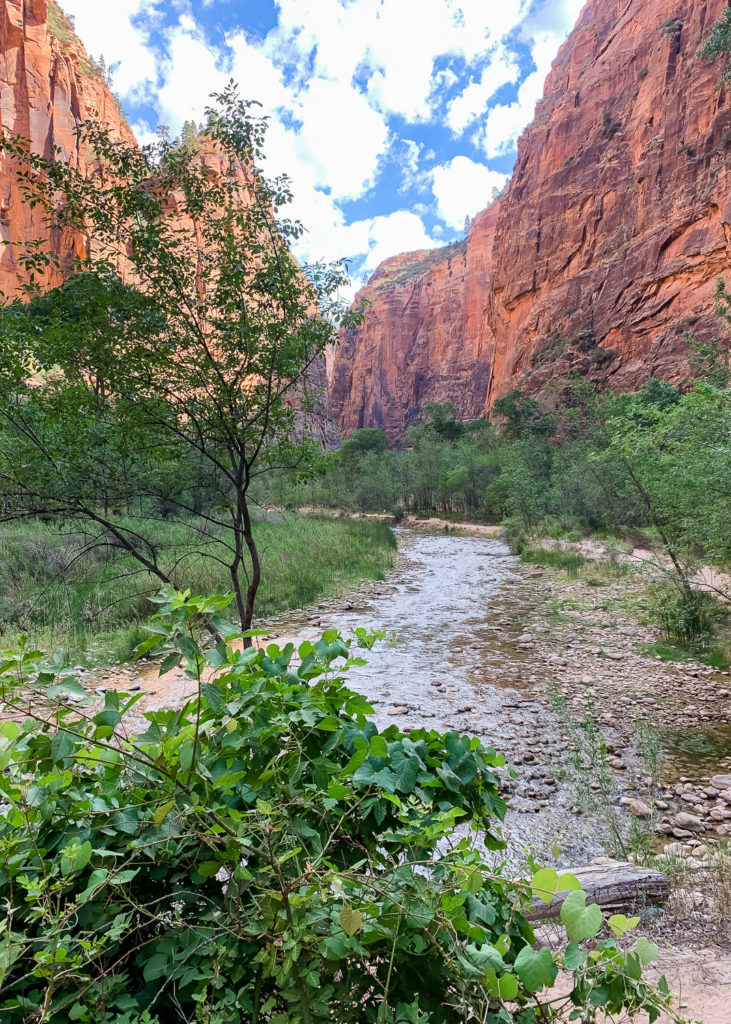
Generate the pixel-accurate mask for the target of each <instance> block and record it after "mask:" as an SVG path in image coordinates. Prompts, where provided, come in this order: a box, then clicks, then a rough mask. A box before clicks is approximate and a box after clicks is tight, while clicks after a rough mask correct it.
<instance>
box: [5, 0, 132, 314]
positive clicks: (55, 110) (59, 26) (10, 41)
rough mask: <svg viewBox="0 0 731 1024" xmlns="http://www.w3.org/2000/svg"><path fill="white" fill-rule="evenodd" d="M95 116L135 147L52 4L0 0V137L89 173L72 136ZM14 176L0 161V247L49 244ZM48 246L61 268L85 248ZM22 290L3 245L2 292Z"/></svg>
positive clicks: (74, 243) (74, 240)
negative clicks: (28, 145)
mask: <svg viewBox="0 0 731 1024" xmlns="http://www.w3.org/2000/svg"><path fill="white" fill-rule="evenodd" d="M94 113H96V114H98V115H99V118H100V119H101V120H102V121H103V122H104V123H106V124H107V125H109V127H110V129H111V130H112V131H113V132H115V133H116V134H118V135H119V137H120V138H122V139H124V140H125V141H127V142H131V141H132V140H133V135H132V132H131V131H130V129H129V127H128V126H127V124H126V122H125V121H124V118H123V117H122V116H121V114H120V112H119V110H118V109H117V104H116V102H115V100H114V97H113V95H112V93H111V91H110V89H109V87H108V86H107V83H106V82H105V80H104V77H103V76H102V75H101V74H99V73H98V72H97V71H95V70H94V67H93V65H92V62H91V61H90V60H89V57H88V55H87V53H86V50H85V49H84V47H83V45H82V44H81V43H80V41H79V40H78V39H77V37H76V36H75V35H74V32H73V29H72V26H71V24H70V23H69V22H68V20H67V19H66V18H65V17H64V15H63V14H62V13H61V11H60V9H59V8H58V6H57V5H56V4H55V2H54V0H0V129H2V130H3V131H7V132H9V133H12V134H14V135H18V136H20V137H22V138H25V139H29V140H30V142H31V145H32V148H33V150H34V151H35V152H37V153H40V154H42V155H43V156H50V155H51V152H52V150H53V148H54V146H55V147H58V148H59V150H60V156H59V158H60V159H62V160H67V161H69V162H71V163H73V164H75V165H76V166H77V167H79V168H80V169H81V170H83V171H86V170H87V169H88V170H91V169H92V167H93V159H90V158H89V157H88V154H87V153H85V152H84V150H83V149H82V148H81V147H80V146H79V145H78V141H77V138H76V135H75V129H76V126H77V125H78V124H79V122H81V121H83V120H85V119H87V118H89V117H90V116H91V115H92V114H94ZM18 169H19V168H18V167H17V166H16V165H14V164H13V163H12V162H10V161H8V160H7V159H5V158H2V157H0V241H2V242H11V243H23V242H26V243H27V242H29V241H32V240H35V239H47V238H48V237H49V230H48V227H47V225H46V223H45V220H44V215H43V214H42V212H41V211H40V210H38V209H36V210H31V209H30V208H29V207H28V206H27V204H26V203H24V201H23V196H22V193H21V191H20V189H19V186H18V178H17V172H18ZM52 242H53V248H54V250H55V251H56V253H57V254H59V255H61V256H62V257H63V258H64V259H65V260H71V259H72V258H73V255H74V253H75V252H76V251H77V249H80V248H81V247H82V246H83V244H84V243H83V240H82V239H81V238H79V237H77V236H72V235H70V234H60V233H59V234H58V235H57V236H54V237H53V238H52ZM19 283H20V280H19V271H18V267H17V263H16V257H15V251H14V247H13V245H2V247H0V291H2V292H3V293H4V294H5V295H6V296H7V297H8V298H13V297H15V294H16V288H17V286H18V284H19Z"/></svg>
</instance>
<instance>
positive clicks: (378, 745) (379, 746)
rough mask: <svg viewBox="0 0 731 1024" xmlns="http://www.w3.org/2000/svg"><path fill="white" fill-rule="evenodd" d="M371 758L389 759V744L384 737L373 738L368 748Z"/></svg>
mask: <svg viewBox="0 0 731 1024" xmlns="http://www.w3.org/2000/svg"><path fill="white" fill-rule="evenodd" d="M368 755H369V757H388V744H387V743H386V741H385V739H384V738H383V736H378V735H376V736H372V737H371V742H370V746H369V748H368Z"/></svg>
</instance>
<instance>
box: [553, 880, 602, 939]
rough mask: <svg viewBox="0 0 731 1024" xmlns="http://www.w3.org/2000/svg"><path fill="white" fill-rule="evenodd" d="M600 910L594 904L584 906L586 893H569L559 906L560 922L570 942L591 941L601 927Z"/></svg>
mask: <svg viewBox="0 0 731 1024" xmlns="http://www.w3.org/2000/svg"><path fill="white" fill-rule="evenodd" d="M602 921H603V917H602V912H601V908H600V907H598V906H597V905H596V904H595V903H592V904H590V905H589V906H588V907H587V905H586V893H585V892H582V891H574V892H570V893H569V894H568V896H567V897H566V899H565V900H564V902H563V905H562V906H561V922H562V924H563V925H564V927H565V928H566V934H567V935H568V937H569V941H570V942H581V941H582V940H583V939H593V938H594V936H595V935H597V934H598V933H599V929H600V928H601V926H602Z"/></svg>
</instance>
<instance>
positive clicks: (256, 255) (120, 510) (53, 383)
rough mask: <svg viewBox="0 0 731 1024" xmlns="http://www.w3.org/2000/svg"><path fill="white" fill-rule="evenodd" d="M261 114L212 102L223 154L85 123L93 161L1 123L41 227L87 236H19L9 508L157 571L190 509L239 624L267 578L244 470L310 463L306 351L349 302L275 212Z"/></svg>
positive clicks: (3, 467) (10, 337)
mask: <svg viewBox="0 0 731 1024" xmlns="http://www.w3.org/2000/svg"><path fill="white" fill-rule="evenodd" d="M265 126H266V120H265V119H264V118H256V117H254V116H252V114H251V111H250V104H247V103H244V102H243V101H241V100H240V99H239V98H238V95H237V93H236V90H235V88H234V87H233V86H229V88H228V89H227V90H226V92H225V93H223V94H222V95H221V96H219V97H218V107H217V108H216V109H215V110H211V111H209V128H208V136H209V140H210V144H211V146H212V147H213V148H214V149H215V152H216V158H217V160H218V162H219V171H218V172H217V173H213V172H212V170H211V167H210V166H209V165H208V164H207V163H205V162H203V161H201V160H200V158H199V156H198V155H197V152H196V147H192V146H190V145H189V144H188V142H189V141H190V140H189V139H188V140H186V139H184V140H183V144H181V145H172V144H171V143H170V142H169V141H167V140H166V139H165V138H163V137H161V139H160V141H159V143H158V144H157V145H155V146H151V147H147V148H145V149H143V150H139V149H138V148H137V147H136V146H135V145H128V144H126V143H122V142H117V141H115V140H114V139H113V138H112V137H111V135H110V134H109V132H108V130H107V128H106V127H105V126H99V125H97V124H85V125H82V126H81V128H80V136H81V140H82V141H83V143H85V144H86V145H88V146H89V147H90V148H91V149H93V150H94V152H95V153H96V154H97V155H98V158H99V161H100V164H101V166H102V168H103V173H100V174H94V175H91V176H89V177H85V176H84V174H83V173H82V172H80V171H79V170H77V169H76V168H75V167H74V166H72V165H69V164H66V163H63V162H61V161H58V160H57V159H56V156H55V154H54V155H52V156H51V157H49V158H46V157H41V156H35V155H31V154H29V144H28V142H27V140H24V139H14V140H12V139H7V138H6V139H4V140H3V141H2V143H0V148H1V149H2V151H3V152H5V153H6V154H10V155H13V156H14V157H15V158H16V159H17V160H18V161H19V162H20V163H21V164H24V165H25V167H26V171H24V172H23V173H21V182H22V183H23V187H24V190H25V192H26V194H27V196H28V199H29V201H30V202H31V203H32V204H34V205H35V206H36V207H39V208H40V209H42V210H44V211H45V213H46V214H47V216H48V218H49V236H51V237H53V236H54V235H56V234H57V233H58V232H59V231H60V230H64V229H66V230H69V231H72V232H78V233H80V234H81V235H82V236H84V235H86V234H93V237H94V246H93V247H92V254H91V255H89V256H88V257H86V258H85V259H83V260H80V261H79V262H78V264H76V265H74V266H73V267H66V266H64V267H62V266H61V263H60V261H59V259H58V258H57V257H55V256H54V254H53V253H52V252H49V250H48V244H47V243H45V242H42V241H41V242H39V243H38V244H34V243H31V244H30V245H26V246H21V247H20V248H19V249H18V251H17V252H16V254H15V255H16V259H17V260H18V262H19V266H20V267H21V270H22V272H23V273H24V275H25V279H24V284H23V288H22V291H23V293H24V296H23V297H24V298H26V299H29V300H30V301H28V302H23V301H20V300H19V301H18V302H16V303H14V304H11V305H10V306H7V307H6V308H5V309H4V310H3V311H2V316H1V317H0V346H1V347H2V360H0V417H2V420H3V423H4V430H3V432H2V435H1V436H0V487H1V488H2V502H3V513H2V514H3V518H4V519H6V520H7V519H11V518H27V517H29V516H42V517H44V518H45V519H49V518H54V519H61V520H63V521H64V522H65V523H73V524H74V525H76V524H79V523H82V524H83V529H84V530H85V531H87V532H88V531H90V530H92V529H93V530H95V531H96V533H95V535H94V537H93V543H95V544H97V543H98V544H104V543H106V542H107V539H108V538H109V537H112V538H113V539H114V540H113V542H114V543H115V544H116V545H118V546H119V547H120V548H123V549H124V550H125V551H126V552H127V554H128V555H129V556H130V557H131V558H133V559H136V561H137V562H138V563H139V567H140V569H141V570H142V569H144V570H145V571H146V572H147V573H148V574H151V575H152V576H155V577H157V581H158V585H159V584H160V583H170V582H172V576H171V574H170V572H169V570H168V569H167V568H166V567H165V566H164V565H163V564H162V562H161V559H160V557H159V553H158V550H157V548H156V544H155V539H154V538H155V534H156V531H157V530H158V529H159V524H160V520H161V519H164V520H165V521H176V522H178V523H181V524H185V526H186V527H187V528H188V530H189V531H190V532H191V534H192V535H197V536H198V538H199V539H200V543H202V544H203V545H204V546H205V548H206V550H207V553H208V557H209V558H210V559H217V560H218V564H219V565H220V566H222V567H225V570H226V572H227V574H228V588H229V589H231V590H232V591H233V593H234V594H235V601H236V613H237V615H238V618H239V621H240V623H241V626H242V628H243V629H244V630H246V629H248V628H249V627H250V626H251V623H252V620H253V615H254V606H255V601H256V597H257V593H258V590H259V585H260V582H261V553H260V551H259V547H258V544H257V539H256V536H255V533H254V529H253V516H252V506H251V502H250V496H249V492H250V488H251V485H252V482H253V481H254V479H255V478H256V476H257V474H259V473H261V472H263V471H264V470H265V469H271V468H272V467H275V466H276V467H289V468H290V469H292V471H294V472H296V474H297V475H298V477H306V476H307V475H308V473H310V472H311V471H312V469H313V467H314V466H315V465H316V463H317V460H318V458H319V457H320V447H319V446H318V445H317V444H315V443H314V442H313V441H311V440H309V439H308V435H307V427H308V424H309V423H310V422H311V418H312V416H313V415H316V414H317V410H318V406H319V396H318V394H317V392H316V389H315V388H314V386H313V384H312V370H313V367H314V366H315V365H316V363H317V361H318V360H320V359H321V358H322V356H323V353H324V350H325V348H326V347H327V346H328V345H329V344H330V343H331V342H332V341H333V339H334V338H335V335H336V332H337V329H338V326H339V325H341V324H347V323H348V322H350V320H349V316H348V315H347V314H345V313H344V312H343V310H342V309H341V308H340V307H339V305H338V304H337V303H335V302H333V301H331V296H332V295H333V293H334V291H335V290H336V289H337V287H338V285H339V284H340V283H342V281H343V272H342V267H340V266H332V267H330V266H316V267H310V268H307V272H306V273H305V272H303V270H302V269H301V268H300V267H299V265H298V264H297V262H296V260H295V259H294V257H293V255H292V253H291V251H290V248H289V245H290V243H291V242H292V241H293V240H294V239H296V238H298V237H299V236H300V234H301V232H302V228H301V226H300V225H299V224H298V223H295V222H292V221H290V220H288V219H286V217H284V216H283V215H282V209H283V207H284V206H286V204H287V202H288V201H289V199H290V192H289V186H288V183H287V181H286V179H283V178H280V179H276V180H274V181H266V180H265V179H264V178H263V177H262V175H261V174H260V172H259V170H258V163H259V161H260V160H261V157H262V146H263V142H264V135H265ZM190 134H191V133H190V126H189V130H188V135H190ZM120 253H123V254H124V257H123V260H122V259H121V258H120ZM122 263H123V264H124V265H123V266H121V267H120V264H122ZM62 271H64V272H69V271H71V274H70V277H69V278H68V279H67V280H66V282H65V283H64V284H63V285H62V286H61V287H59V288H56V289H54V290H52V291H50V292H47V293H45V294H39V291H42V289H43V286H44V285H46V286H47V284H48V283H49V280H53V275H54V274H55V275H58V274H60V273H61V272H62ZM80 339H83V344H80ZM191 546H192V543H191Z"/></svg>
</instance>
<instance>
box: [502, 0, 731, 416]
mask: <svg viewBox="0 0 731 1024" xmlns="http://www.w3.org/2000/svg"><path fill="white" fill-rule="evenodd" d="M724 6H725V0H589V3H587V4H586V6H585V7H584V10H583V12H582V14H581V17H580V19H579V22H578V24H577V26H576V28H575V29H574V31H573V33H572V35H571V36H570V38H569V39H568V41H567V42H566V43H565V44H564V46H563V47H562V48H561V51H560V52H559V55H558V57H557V59H556V61H555V62H554V65H553V69H552V71H551V74H550V75H549V78H548V81H547V82H546V87H545V92H544V98H543V100H542V102H541V103H540V104H539V105H538V108H537V111H536V118H535V121H534V123H533V125H532V126H531V127H530V128H528V129H527V131H526V132H525V134H524V135H523V138H522V139H521V140H520V144H519V147H518V161H517V164H516V167H515V171H514V173H513V178H512V181H511V184H510V188H509V190H508V194H507V196H506V197H505V200H504V202H503V204H502V208H501V215H500V218H499V221H498V226H497V230H496V234H495V248H494V258H493V272H492V282H493V284H492V291H491V294H490V295H489V296H488V301H489V307H490V309H489V321H490V325H491V327H492V330H493V335H494V339H495V341H494V349H493V352H492V356H491V374H490V390H489V397H488V404H489V403H490V402H492V401H493V400H494V398H495V397H497V396H498V395H499V394H501V393H503V392H504V391H505V390H506V389H507V388H508V387H509V386H511V385H514V384H517V385H519V386H521V387H524V388H525V389H526V390H529V391H531V392H540V391H541V390H542V389H543V388H544V387H545V385H546V383H547V381H548V380H550V379H551V378H552V377H556V376H560V375H562V374H564V373H565V372H566V371H567V370H569V369H577V370H579V371H581V372H583V373H585V374H587V375H588V376H590V377H594V378H596V379H598V380H600V381H602V382H606V383H608V384H609V385H610V386H611V387H613V388H615V389H618V390H634V389H636V388H637V387H639V386H640V385H641V384H642V382H643V381H644V380H645V379H646V378H647V377H648V376H657V377H665V378H669V379H671V380H675V381H677V380H678V379H679V378H680V377H682V376H683V374H684V372H685V369H686V364H685V358H684V352H685V346H684V343H683V333H684V331H686V330H691V331H692V332H693V333H694V334H695V335H696V336H697V337H700V338H708V337H710V336H712V335H714V334H717V335H719V336H720V337H723V336H726V337H727V335H725V332H724V331H723V329H722V328H721V325H720V324H719V323H718V322H717V318H716V317H715V314H714V302H713V292H714V288H715V282H716V278H717V277H718V276H719V275H720V274H724V273H728V272H729V271H731V258H730V257H731V201H730V200H731V195H730V191H731V102H730V97H729V92H728V89H726V88H724V89H719V87H718V86H719V81H720V78H721V68H720V66H719V64H715V65H712V64H709V63H707V62H705V61H703V60H701V59H699V58H698V57H697V56H696V53H697V50H698V47H699V45H700V43H701V41H702V39H703V38H704V37H705V35H706V34H707V32H708V30H709V28H710V26H711V25H712V24H713V23H714V21H716V19H717V18H719V17H720V15H721V13H722V11H723V8H724Z"/></svg>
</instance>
